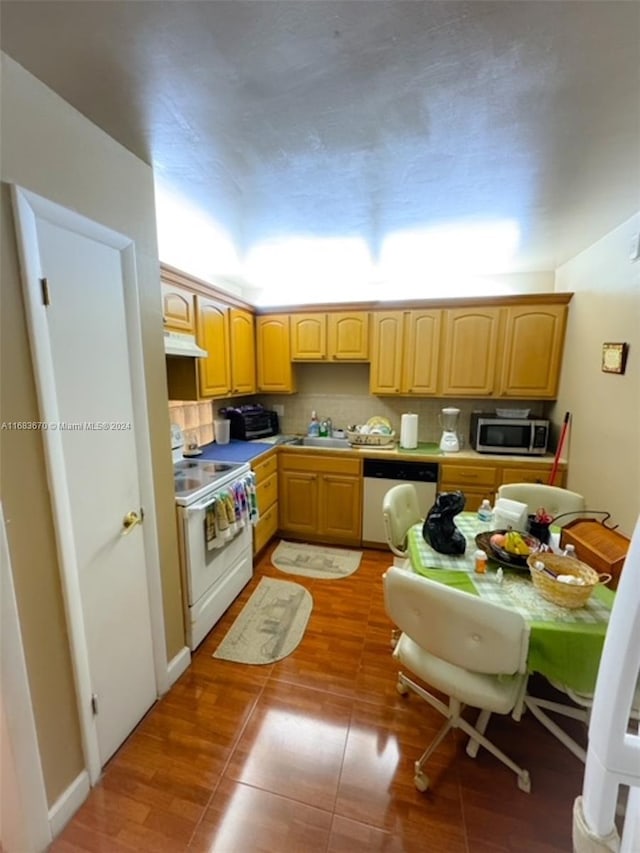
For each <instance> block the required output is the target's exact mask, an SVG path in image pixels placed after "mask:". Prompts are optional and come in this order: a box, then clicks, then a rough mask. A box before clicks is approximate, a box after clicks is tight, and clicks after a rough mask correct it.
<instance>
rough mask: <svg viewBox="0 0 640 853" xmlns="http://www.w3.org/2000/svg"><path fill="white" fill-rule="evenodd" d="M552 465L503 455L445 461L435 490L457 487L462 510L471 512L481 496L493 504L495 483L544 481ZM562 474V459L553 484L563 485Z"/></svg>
mask: <svg viewBox="0 0 640 853" xmlns="http://www.w3.org/2000/svg"><path fill="white" fill-rule="evenodd" d="M552 467H553V463H552V462H537V461H532V462H531V463H529V462H525V463H523V462H522V461H519V460H514V461H513V462H510V461H509V460H506V459H505V460H504V461H502V460H500V461H498V460H496V459H487V460H486V461H484V460H482V459H478V460H473V461H468V460H464V459H461V460H460V462H454V461H447V462H443V463H441V465H440V479H439V481H438V490H439V491H441V492H453V491H456V490H458V489H460V490H461V491H463V492H464V494H465V497H466V499H467V501H466V504H465V510H467V511H468V512H473V511H474V510H476V509H477V508H478V507H479V506H480V504H481V503H482V501H483V500H484V499H485V498H486V499H487V500H489V501H490V502H491V504H492V505H493V504H494V503H495V500H496V497H497V493H498V487H499V486H501V485H502V484H503V483H548V482H549V475H550V473H551V469H552ZM566 476H567V471H566V463H562V464H561V465H560V466H559V468H558V471H557V472H556V477H555V481H554V485H555V486H561V487H562V486H564V485H565V482H566Z"/></svg>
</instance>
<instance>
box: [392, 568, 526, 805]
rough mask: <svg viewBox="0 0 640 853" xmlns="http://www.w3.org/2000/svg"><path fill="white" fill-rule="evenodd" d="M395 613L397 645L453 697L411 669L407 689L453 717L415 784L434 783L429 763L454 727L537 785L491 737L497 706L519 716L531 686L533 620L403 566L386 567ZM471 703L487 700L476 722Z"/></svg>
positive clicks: (472, 750) (403, 679)
mask: <svg viewBox="0 0 640 853" xmlns="http://www.w3.org/2000/svg"><path fill="white" fill-rule="evenodd" d="M383 583H384V596H385V607H386V610H387V614H388V615H389V616H390V617H391V619H392V621H393V622H394V623H395V624H396V625H397V626H398V628H400V629H401V631H402V635H401V636H400V639H399V640H398V642H397V644H396V647H395V650H394V652H393V655H394V657H396V658H397V659H398V660H399V661H400V662H401V663H402V664H404V665H405V666H406V667H407V668H408V669H409V670H410V671H411V672H412V673H413V674H415V675H417V676H418V678H420V679H421V680H422V681H424V682H426V683H427V684H429V685H431V686H432V687H434V688H435V689H436V690H439V691H440V692H442V693H445V694H446V695H447V696H448V697H449V704H448V705H446V704H445V703H444V702H442V701H441V700H440V699H438V698H437V697H436V696H433V695H432V694H431V693H429V692H428V691H427V690H425V689H424V688H423V687H421V686H420V685H419V684H417V683H416V682H415V681H413V680H412V679H411V678H409V677H408V676H407V675H405V674H404V673H403V672H399V673H398V685H397V689H398V692H399V693H402V694H404V693H407V692H408V691H409V690H412V691H413V692H414V693H417V694H418V696H420V697H421V698H422V699H424V700H425V701H426V702H428V703H429V704H430V705H431V706H432V707H434V708H436V710H438V711H440V713H441V714H443V715H444V716H445V717H446V718H447V720H446V722H445V724H444V726H443V727H442V729H441V730H440V731H439V732H438V734H437V735H436V737H435V739H434V740H433V741H432V743H431V744H430V745H429V746H428V747H427V749H426V750H425V751H424V753H423V754H422V756H421V757H420V758H419V759H418V761H416V763H415V777H414V781H415V785H416V788H417V789H418V790H419V791H426V790H427V788H428V786H429V780H428V777H427V776H426V775H425V773H424V772H423V770H422V767H423V765H424V764H425V762H426V761H427V759H428V758H429V756H430V755H431V754H432V753H433V752H434V751H435V749H436V748H437V747H438V746H439V744H440V743H441V742H442V740H443V739H444V737H445V736H446V734H447V733H448V731H449V730H450V729H452V728H460V729H462V730H463V731H464V732H466V734H468V735H469V737H470V740H469V743H468V744H467V754H468V755H469V756H471V757H472V758H473V757H475V756H476V754H477V752H478V749H479V747H480V746H483V747H484V748H485V749H487V750H488V751H489V752H491V753H492V755H495V756H496V758H499V759H500V761H502V762H503V763H504V764H506V765H507V767H509V768H510V769H511V770H513V772H514V773H515V774H516V775H517V777H518V787H519V788H520V789H521V790H522V791H526V792H527V793H528V792H529V791H530V790H531V782H530V779H529V774H528V772H527V771H526V770H523V769H522V768H521V767H518V765H517V764H515V763H514V762H513V761H512V760H511V759H510V758H509V757H508V756H507V755H505V754H504V753H503V752H502V751H501V750H500V749H498V747H497V746H495V745H494V744H493V743H492V742H491V741H490V740H488V739H487V738H486V737H485V734H484V732H485V730H486V727H487V723H488V722H489V717H490V716H491V714H492V713H496V714H511V715H512V716H513V718H514V719H516V720H519V719H520V714H521V712H522V706H523V700H524V693H525V689H526V683H527V676H526V662H527V653H528V649H529V628H528V626H527V624H526V622H525V621H524V619H523V617H522V615H521V614H519V613H517V612H516V611H514V610H509V609H508V608H506V607H502V606H500V605H498V604H493V603H492V602H490V601H487V600H486V599H482V598H479V597H478V596H475V595H471V594H469V593H466V592H461V591H460V590H457V589H454V588H451V587H447V586H445V585H444V584H440V583H437V582H436V581H431V580H429V579H427V578H424V577H422V576H420V575H416V574H411V573H409V572H405V571H402V570H401V569H399V568H397V567H395V566H394V567H391V568H389V569H387V571H386V572H385V574H384V579H383ZM466 705H471V706H472V707H474V708H480V709H481V710H480V715H479V717H478V720H477V722H476V726H475V728H474V727H473V726H472V725H471V724H470V723H468V722H467V721H466V720H464V719H463V718H462V716H461V714H462V711H463V710H464V708H465V706H466Z"/></svg>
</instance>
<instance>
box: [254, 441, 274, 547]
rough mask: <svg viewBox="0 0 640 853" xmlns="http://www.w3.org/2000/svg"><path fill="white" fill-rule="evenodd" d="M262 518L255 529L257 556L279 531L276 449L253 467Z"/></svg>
mask: <svg viewBox="0 0 640 853" xmlns="http://www.w3.org/2000/svg"><path fill="white" fill-rule="evenodd" d="M252 467H253V471H254V473H255V475H256V497H257V502H258V510H259V513H260V517H259V519H258V523H257V524H256V525H255V527H254V528H253V553H254V554H257V553H258V552H259V551H261V550H262V549H263V548H264V547H265V545H267V544H268V543H269V542H270V540H271V539H272V538H273V536H275V534H276V531H277V530H278V456H277V451H276V450H275V449H274V450H272V451H269V455H268V456H267V457H266V458H265V457H263V458H261V460H260V461H259V462H256V463H255V464H254V465H253V466H252Z"/></svg>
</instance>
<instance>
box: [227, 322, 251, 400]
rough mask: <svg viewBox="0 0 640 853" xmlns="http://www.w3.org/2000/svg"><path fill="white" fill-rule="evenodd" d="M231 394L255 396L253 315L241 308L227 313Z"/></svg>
mask: <svg viewBox="0 0 640 853" xmlns="http://www.w3.org/2000/svg"><path fill="white" fill-rule="evenodd" d="M229 342H230V349H229V357H230V363H231V373H230V375H231V388H230V391H231V394H255V390H256V344H255V321H254V317H253V314H251V313H250V312H249V311H244V310H243V309H241V308H232V309H231V310H230V311H229Z"/></svg>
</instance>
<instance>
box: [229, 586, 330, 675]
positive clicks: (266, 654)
mask: <svg viewBox="0 0 640 853" xmlns="http://www.w3.org/2000/svg"><path fill="white" fill-rule="evenodd" d="M312 608H313V598H312V597H311V594H310V593H309V592H308V591H307V590H306V589H305V588H304V587H303V586H300V584H299V583H292V582H291V581H279V580H274V579H273V578H262V580H261V581H260V583H259V584H258V586H257V587H256V589H255V590H254V592H253V594H252V596H251V598H250V599H249V600H248V601H247V603H246V604H245V606H244V607H243V608H242V612H241V613H240V615H239V616H238V617H237V619H236V620H235V622H234V623H233V625H232V626H231V627H230V628H229V630H228V631H227V633H226V634H225V637H224V639H223V640H222V642H221V643H220V645H219V646H218V648H217V649H216V650H215V652H214V653H213V655H212V657H214V658H221V659H222V660H232V661H236V662H237V663H251V664H265V663H274V662H275V661H277V660H282V658H284V657H286V656H287V655H290V654H291V652H292V651H293V650H294V649H295V648H296V647H297V645H298V643H299V642H300V640H301V639H302V636H303V634H304V631H305V628H306V627H307V622H308V620H309V616H310V614H311V610H312Z"/></svg>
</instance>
